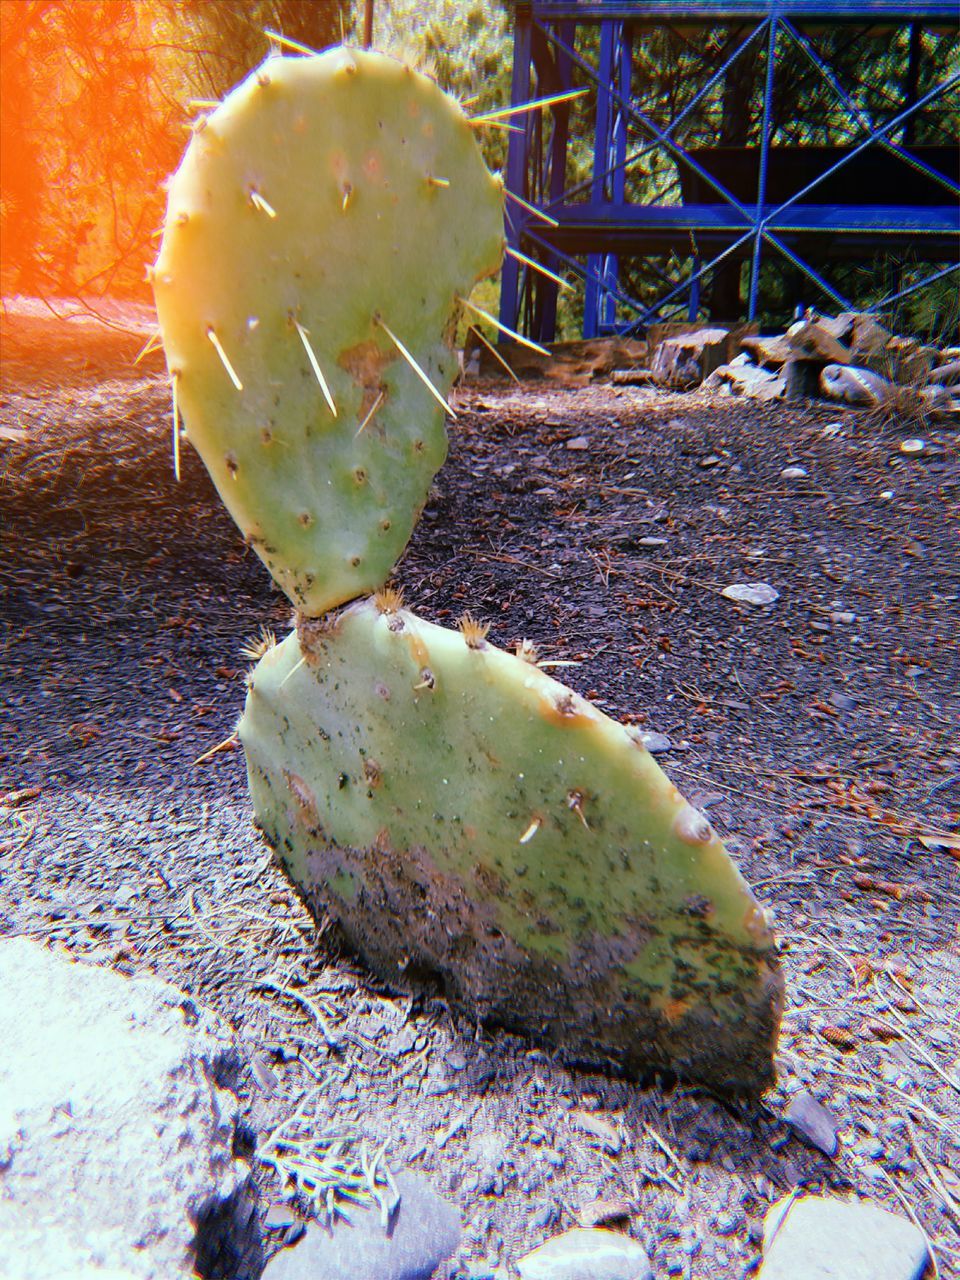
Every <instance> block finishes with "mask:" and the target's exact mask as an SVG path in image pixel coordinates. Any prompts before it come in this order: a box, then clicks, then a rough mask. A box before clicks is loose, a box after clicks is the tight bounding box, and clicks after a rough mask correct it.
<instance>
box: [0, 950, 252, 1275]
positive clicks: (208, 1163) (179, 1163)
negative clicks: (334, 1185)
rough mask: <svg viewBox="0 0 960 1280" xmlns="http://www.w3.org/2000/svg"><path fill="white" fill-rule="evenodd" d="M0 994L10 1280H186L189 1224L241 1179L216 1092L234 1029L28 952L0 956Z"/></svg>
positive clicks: (187, 1003) (0, 1148)
mask: <svg viewBox="0 0 960 1280" xmlns="http://www.w3.org/2000/svg"><path fill="white" fill-rule="evenodd" d="M0 991H2V992H3V999H2V1000H0V1045H2V1046H3V1052H2V1054H0V1271H2V1273H3V1276H4V1280H40V1278H41V1277H52V1276H57V1277H63V1280H66V1278H67V1277H71V1280H72V1278H73V1277H85V1278H86V1277H88V1276H89V1277H90V1280H92V1278H93V1277H94V1276H97V1277H102V1278H103V1280H178V1278H182V1280H188V1277H190V1278H192V1277H193V1276H194V1275H195V1271H194V1260H195V1256H196V1253H195V1251H196V1247H197V1246H198V1245H200V1244H201V1242H200V1241H198V1240H197V1221H198V1219H199V1220H201V1221H203V1220H204V1219H205V1215H206V1214H208V1213H210V1212H211V1211H215V1210H216V1209H217V1208H218V1206H222V1203H223V1202H224V1201H228V1202H231V1203H232V1202H234V1200H236V1201H237V1202H239V1200H240V1199H241V1198H242V1197H241V1195H240V1191H241V1189H242V1186H243V1183H244V1182H245V1180H246V1178H247V1175H248V1172H249V1171H248V1169H247V1167H246V1166H245V1165H242V1164H240V1163H239V1162H237V1161H235V1160H234V1158H233V1154H232V1144H233V1137H234V1121H235V1117H236V1113H237V1100H236V1098H235V1096H234V1095H233V1094H232V1093H230V1092H229V1091H227V1090H225V1089H222V1088H219V1087H218V1086H217V1084H216V1080H217V1079H218V1078H220V1073H221V1070H222V1069H224V1068H225V1066H226V1065H227V1064H228V1063H229V1062H230V1061H231V1060H232V1058H233V1053H234V1051H233V1047H232V1037H231V1033H230V1030H229V1028H228V1027H226V1026H225V1025H224V1024H222V1023H220V1022H218V1021H217V1020H216V1019H215V1018H214V1016H213V1015H212V1014H210V1013H208V1012H206V1011H204V1010H202V1009H199V1008H198V1007H197V1006H195V1005H194V1004H193V1002H192V1001H191V1000H190V999H189V998H188V997H187V996H185V995H184V994H183V992H181V991H178V990H177V989H176V988H175V987H172V986H170V985H168V984H167V983H165V982H160V981H157V980H156V979H153V978H133V979H131V978H125V977H123V976H122V975H120V974H118V973H115V972H114V971H113V970H112V969H107V968H99V967H96V966H93V965H86V964H78V963H75V962H73V961H72V960H70V959H69V958H68V956H67V955H66V953H64V952H58V951H48V950H46V949H44V948H43V947H40V946H38V945H36V944H35V943H33V942H29V941H27V940H26V939H24V938H14V939H11V940H7V941H3V942H0ZM226 1216H227V1217H228V1218H229V1214H227V1215H226ZM219 1226H220V1229H221V1230H223V1229H224V1225H223V1223H220V1224H219ZM222 1239H223V1243H224V1244H225V1246H226V1247H229V1248H231V1249H232V1248H233V1244H234V1243H235V1242H234V1241H233V1240H232V1238H230V1230H229V1226H227V1228H226V1235H225V1236H224V1237H222ZM236 1243H237V1246H238V1252H243V1249H244V1246H243V1245H242V1244H241V1243H240V1242H239V1241H237V1242H236Z"/></svg>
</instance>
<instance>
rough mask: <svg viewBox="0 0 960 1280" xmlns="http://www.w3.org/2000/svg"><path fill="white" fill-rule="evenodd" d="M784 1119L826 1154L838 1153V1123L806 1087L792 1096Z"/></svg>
mask: <svg viewBox="0 0 960 1280" xmlns="http://www.w3.org/2000/svg"><path fill="white" fill-rule="evenodd" d="M784 1119H785V1120H786V1122H787V1124H788V1125H789V1126H790V1128H791V1129H792V1130H793V1131H794V1133H795V1134H797V1136H798V1137H800V1138H803V1140H804V1142H807V1143H809V1144H810V1146H811V1147H816V1148H817V1150H818V1151H822V1152H823V1154H824V1155H825V1156H835V1155H836V1154H837V1123H836V1121H835V1120H834V1118H833V1116H832V1115H831V1114H830V1112H829V1111H828V1110H827V1108H826V1107H825V1106H823V1105H822V1104H821V1103H819V1102H818V1101H817V1100H816V1098H815V1097H814V1096H813V1094H812V1093H808V1092H807V1090H806V1089H801V1090H800V1092H799V1093H798V1094H796V1095H795V1096H794V1097H793V1098H791V1100H790V1105H789V1106H788V1107H787V1109H786V1111H785V1113H784Z"/></svg>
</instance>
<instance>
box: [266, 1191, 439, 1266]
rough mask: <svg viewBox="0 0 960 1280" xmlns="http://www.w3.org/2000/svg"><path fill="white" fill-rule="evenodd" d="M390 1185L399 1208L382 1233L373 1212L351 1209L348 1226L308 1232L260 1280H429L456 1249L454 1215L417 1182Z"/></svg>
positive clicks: (338, 1223) (314, 1226) (311, 1228)
mask: <svg viewBox="0 0 960 1280" xmlns="http://www.w3.org/2000/svg"><path fill="white" fill-rule="evenodd" d="M396 1183H397V1189H398V1190H399V1192H400V1204H399V1206H398V1207H397V1209H396V1210H395V1211H394V1213H393V1216H392V1217H391V1219H390V1226H389V1228H388V1229H387V1230H386V1231H385V1230H384V1228H383V1226H382V1224H381V1222H380V1214H379V1211H378V1210H377V1209H376V1208H370V1209H365V1208H356V1207H351V1209H350V1210H349V1212H350V1222H344V1221H343V1220H342V1219H340V1218H338V1219H337V1221H336V1223H335V1224H334V1226H333V1229H332V1230H329V1229H327V1228H326V1227H323V1226H320V1225H319V1224H316V1223H314V1224H312V1225H311V1226H309V1227H308V1228H307V1231H306V1234H305V1235H304V1236H303V1237H302V1239H301V1240H300V1241H299V1242H298V1243H297V1244H296V1245H295V1246H294V1247H293V1248H292V1249H283V1250H281V1252H280V1253H278V1254H277V1255H276V1257H274V1258H272V1259H271V1260H270V1262H269V1263H268V1264H267V1267H266V1270H265V1271H264V1273H263V1277H262V1280H430V1277H431V1276H432V1275H433V1273H434V1271H436V1269H437V1267H439V1265H440V1263H441V1262H443V1261H444V1260H445V1259H446V1258H449V1257H450V1255H451V1254H452V1253H453V1252H454V1250H455V1249H456V1248H457V1245H458V1244H459V1243H460V1215H459V1213H458V1212H457V1210H456V1208H455V1207H454V1206H453V1205H452V1204H448V1203H447V1202H446V1201H445V1200H441V1199H440V1197H439V1196H438V1195H436V1194H435V1193H434V1192H433V1190H432V1189H431V1187H430V1184H429V1183H428V1182H426V1181H425V1180H424V1179H423V1178H419V1177H417V1176H416V1175H415V1174H412V1173H400V1174H398V1175H397V1177H396Z"/></svg>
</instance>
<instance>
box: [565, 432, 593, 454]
mask: <svg viewBox="0 0 960 1280" xmlns="http://www.w3.org/2000/svg"><path fill="white" fill-rule="evenodd" d="M567 448H568V449H569V450H570V451H571V452H572V453H584V452H585V451H586V450H587V449H589V448H590V441H589V440H588V439H587V437H586V436H574V438H573V439H572V440H568V441H567Z"/></svg>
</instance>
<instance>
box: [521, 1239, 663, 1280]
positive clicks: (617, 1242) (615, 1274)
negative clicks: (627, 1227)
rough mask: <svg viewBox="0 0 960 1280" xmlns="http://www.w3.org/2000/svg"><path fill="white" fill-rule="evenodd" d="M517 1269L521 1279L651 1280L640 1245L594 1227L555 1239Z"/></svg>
mask: <svg viewBox="0 0 960 1280" xmlns="http://www.w3.org/2000/svg"><path fill="white" fill-rule="evenodd" d="M516 1267H517V1270H518V1271H519V1273H520V1280H653V1272H652V1271H651V1270H650V1260H649V1258H648V1257H647V1255H646V1251H645V1250H644V1248H643V1246H642V1245H639V1244H638V1243H637V1242H636V1240H631V1239H630V1238H629V1237H628V1236H622V1235H620V1234H619V1233H618V1232H616V1231H604V1230H603V1229H602V1228H596V1227H594V1228H589V1229H585V1228H582V1227H575V1228H574V1229H573V1230H572V1231H565V1232H564V1233H563V1235H560V1236H554V1238H553V1239H552V1240H548V1241H547V1242H546V1244H542V1245H540V1247H539V1248H538V1249H534V1251H533V1252H532V1253H528V1254H527V1255H526V1256H525V1257H523V1258H521V1259H520V1260H519V1261H518V1262H517V1264H516Z"/></svg>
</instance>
